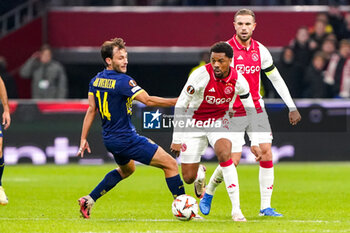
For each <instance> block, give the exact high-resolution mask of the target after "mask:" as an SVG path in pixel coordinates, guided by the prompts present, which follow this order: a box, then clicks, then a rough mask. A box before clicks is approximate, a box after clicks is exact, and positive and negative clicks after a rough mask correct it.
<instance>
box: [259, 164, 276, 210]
mask: <svg viewBox="0 0 350 233" xmlns="http://www.w3.org/2000/svg"><path fill="white" fill-rule="evenodd" d="M273 171H274V169H273V167H270V168H263V167H261V166H260V170H259V183H260V197H261V204H260V209H261V210H263V209H266V208H269V207H271V196H272V190H273V180H274V174H273V173H274V172H273Z"/></svg>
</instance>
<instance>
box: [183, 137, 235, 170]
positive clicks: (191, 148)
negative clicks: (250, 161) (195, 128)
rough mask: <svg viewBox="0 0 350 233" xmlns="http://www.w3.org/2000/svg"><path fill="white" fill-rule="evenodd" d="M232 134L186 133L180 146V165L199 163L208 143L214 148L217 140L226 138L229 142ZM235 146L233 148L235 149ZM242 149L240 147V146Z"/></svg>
mask: <svg viewBox="0 0 350 233" xmlns="http://www.w3.org/2000/svg"><path fill="white" fill-rule="evenodd" d="M234 134H235V133H234V132H204V131H203V132H196V133H187V134H186V136H185V137H184V143H183V144H182V149H181V154H180V161H181V163H199V162H200V161H201V156H202V155H203V154H204V153H205V150H206V149H207V147H208V143H209V144H210V145H211V146H212V147H213V148H214V145H215V143H216V141H217V140H219V139H222V138H226V139H228V140H231V138H233V137H235V136H234ZM237 146H238V145H236V146H235V147H237ZM232 147H233V145H232ZM241 147H242V145H241Z"/></svg>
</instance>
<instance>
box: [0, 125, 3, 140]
mask: <svg viewBox="0 0 350 233" xmlns="http://www.w3.org/2000/svg"><path fill="white" fill-rule="evenodd" d="M2 137H3V135H2V127H1V124H0V138H2Z"/></svg>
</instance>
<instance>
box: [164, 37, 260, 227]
mask: <svg viewBox="0 0 350 233" xmlns="http://www.w3.org/2000/svg"><path fill="white" fill-rule="evenodd" d="M232 57H233V50H232V48H231V46H230V45H228V44H227V43H226V42H218V43H216V44H214V45H213V46H212V47H211V51H210V64H207V65H205V66H202V67H200V68H198V69H197V70H195V71H194V72H193V73H192V74H191V75H190V77H189V79H188V81H187V83H186V85H185V87H184V88H183V90H182V92H181V95H180V97H179V98H178V101H177V103H176V106H175V118H174V134H173V141H172V144H171V150H172V151H173V152H175V154H176V155H177V156H178V155H179V154H180V150H181V167H182V176H183V179H184V181H185V182H186V183H187V184H191V183H193V182H194V181H195V180H199V179H203V178H204V177H205V174H204V172H203V171H202V172H201V169H198V168H199V163H200V159H201V155H202V154H204V151H205V149H206V148H207V147H208V141H209V143H210V145H211V146H212V147H213V148H214V151H215V153H216V155H217V157H218V160H219V162H220V167H221V170H222V175H223V180H224V181H225V184H226V189H227V192H228V194H229V197H230V199H231V203H232V212H231V215H232V219H233V220H234V221H246V219H245V217H244V216H243V214H242V212H241V209H240V205H239V188H238V187H239V186H238V176H237V171H236V167H235V165H234V164H233V161H232V159H231V152H232V151H231V148H232V146H233V147H237V145H233V144H234V142H231V138H232V137H235V134H236V133H237V132H233V130H230V129H229V128H228V126H229V124H225V123H227V122H228V121H229V114H228V113H227V112H228V110H229V104H230V102H232V100H234V99H235V98H236V97H237V96H239V97H240V99H241V102H242V104H243V105H244V107H245V108H246V109H247V112H248V116H249V119H250V121H249V122H252V121H251V119H252V118H253V117H254V115H257V114H256V111H255V109H254V103H253V100H252V98H251V95H250V93H249V84H248V82H247V81H246V80H245V78H244V77H243V76H242V74H240V73H238V72H237V71H236V70H235V69H234V68H233V67H231V66H230V64H231V62H232ZM181 122H182V123H181ZM191 122H192V123H191ZM191 124H192V125H191ZM252 127H254V128H256V127H257V124H256V126H252ZM253 138H254V139H255V140H254V139H252V140H253V141H255V142H256V143H255V144H254V142H252V143H253V146H252V151H253V153H254V154H255V155H256V157H257V160H259V157H260V156H261V152H260V149H259V147H258V143H257V139H258V137H257V134H254V135H253ZM254 145H255V146H254ZM197 171H200V172H199V175H198V176H197Z"/></svg>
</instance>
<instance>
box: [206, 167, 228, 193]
mask: <svg viewBox="0 0 350 233" xmlns="http://www.w3.org/2000/svg"><path fill="white" fill-rule="evenodd" d="M223 180H224V177H223V176H222V169H221V166H220V165H219V166H217V167H216V169H215V171H214V173H213V175H212V176H211V177H210V180H209V184H208V185H207V187H206V190H205V192H206V193H208V194H210V195H214V193H215V190H216V188H217V187H218V186H219V184H220V183H221V182H222V181H223Z"/></svg>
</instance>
